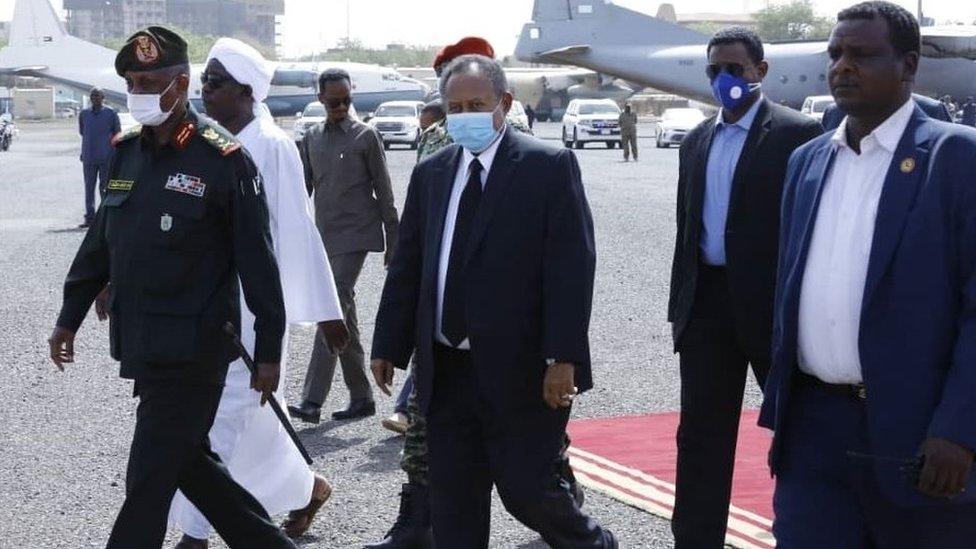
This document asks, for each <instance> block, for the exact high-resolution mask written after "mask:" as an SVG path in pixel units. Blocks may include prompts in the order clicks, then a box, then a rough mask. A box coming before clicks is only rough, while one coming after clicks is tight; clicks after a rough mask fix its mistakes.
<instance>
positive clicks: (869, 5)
mask: <svg viewBox="0 0 976 549" xmlns="http://www.w3.org/2000/svg"><path fill="white" fill-rule="evenodd" d="M878 18H880V19H884V20H885V22H887V23H888V39H889V40H890V41H891V46H892V47H893V48H895V53H897V54H898V55H904V54H906V53H909V52H913V51H914V52H921V51H922V37H921V34H920V33H919V30H918V20H917V19H915V16H914V15H912V13H911V12H910V11H908V10H906V9H905V8H903V7H901V6H899V5H897V4H892V3H891V2H881V1H871V2H861V3H860V4H855V5H853V6H851V7H849V8H845V9H843V10H841V11H840V13H838V14H837V21H851V20H854V19H878Z"/></svg>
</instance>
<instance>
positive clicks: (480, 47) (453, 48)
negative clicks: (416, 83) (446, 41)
mask: <svg viewBox="0 0 976 549" xmlns="http://www.w3.org/2000/svg"><path fill="white" fill-rule="evenodd" d="M471 54H476V55H484V56H485V57H491V58H492V59H494V58H495V48H493V47H491V43H489V42H488V41H487V40H485V39H484V38H481V37H479V36H466V37H464V38H462V39H460V40H458V41H457V43H456V44H451V45H448V46H444V47H443V48H442V49H441V51H439V52H437V57H435V58H434V68H435V69H436V68H437V67H439V66H441V65H446V64H448V63H450V62H451V61H453V60H454V59H455V58H458V57H461V56H462V55H471Z"/></svg>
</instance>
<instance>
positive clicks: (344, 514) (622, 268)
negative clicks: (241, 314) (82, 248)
mask: <svg viewBox="0 0 976 549" xmlns="http://www.w3.org/2000/svg"><path fill="white" fill-rule="evenodd" d="M537 133H538V134H539V135H540V136H541V137H543V138H548V139H556V138H557V136H558V134H559V126H558V125H555V124H539V125H538V126H537ZM651 135H653V132H652V130H651V128H650V127H649V126H647V127H642V128H641V136H642V138H641V148H642V154H643V156H642V158H641V161H640V163H636V164H635V163H624V162H623V160H622V157H621V156H622V155H621V151H620V150H619V149H615V150H607V149H605V148H603V146H602V145H591V146H590V147H587V148H586V149H584V150H582V151H577V155H578V157H579V159H580V164H581V167H582V172H583V180H584V183H585V185H586V189H587V193H588V196H589V200H590V204H591V206H592V209H593V215H594V218H595V221H596V236H597V253H598V262H597V283H596V295H595V301H594V311H593V323H592V331H591V338H592V347H593V353H594V368H595V377H596V388H595V389H594V390H593V391H592V392H590V393H588V394H586V395H584V396H583V397H582V398H580V400H579V401H578V404H577V405H576V407H575V410H574V417H577V418H586V417H603V416H619V415H627V414H645V413H649V412H659V411H666V410H675V409H677V407H678V375H677V368H676V359H675V357H674V356H673V355H672V354H671V347H670V335H669V326H668V324H667V322H666V320H665V316H666V305H667V290H668V274H669V269H670V260H671V252H672V246H673V238H674V227H673V225H674V211H673V210H674V194H675V189H674V186H675V181H676V178H677V151H676V150H659V149H655V148H654V146H653V141H652V140H651V139H650V136H651ZM78 152H79V139H78V136H77V133H76V131H75V126H74V122H73V121H61V122H49V123H34V124H23V125H21V134H20V136H19V138H18V139H17V140H16V141H15V142H14V143H13V146H12V149H11V150H10V151H9V152H6V153H0V279H2V286H0V359H2V361H3V365H4V366H3V372H4V376H3V382H2V387H3V393H4V397H5V398H4V399H3V400H2V401H0V402H2V403H0V532H2V536H0V547H31V548H33V549H44V548H55V547H57V548H82V547H102V546H104V542H105V540H106V539H107V537H108V533H109V530H110V528H111V524H112V520H113V519H114V516H115V513H116V512H117V510H118V506H119V504H120V502H121V500H122V497H123V492H124V474H125V462H126V458H127V453H128V444H129V441H130V439H131V434H132V428H133V421H134V412H135V401H134V400H132V399H131V398H129V397H130V396H131V394H132V386H131V383H130V382H129V381H126V380H121V379H119V378H118V377H117V374H118V367H117V365H116V364H115V363H114V362H112V361H111V359H110V358H109V357H108V344H107V330H106V327H105V326H102V325H99V324H98V322H97V320H96V319H95V317H94V314H92V315H90V317H89V319H88V321H87V323H86V324H85V326H84V327H83V328H82V330H81V331H80V332H79V334H78V338H77V341H76V354H77V360H78V361H77V363H76V364H74V365H73V366H71V367H70V368H69V369H68V371H67V372H66V373H64V374H60V373H57V372H56V371H55V369H54V367H53V365H51V363H50V362H49V360H48V358H47V345H46V342H45V340H46V338H47V336H48V335H49V332H50V328H51V325H52V323H53V321H54V319H55V317H56V315H57V311H58V308H59V306H60V300H61V284H62V281H63V279H64V275H65V273H66V271H67V268H68V266H69V264H70V261H71V259H72V257H73V255H74V252H75V251H76V249H77V247H78V244H79V242H80V241H81V239H82V236H83V233H82V232H81V231H80V230H78V229H76V228H74V227H75V226H76V225H77V224H78V223H79V222H80V220H81V217H82V214H83V208H82V205H83V199H82V189H83V185H82V179H81V167H80V165H79V162H78ZM388 160H389V164H390V171H391V175H392V178H393V182H394V191H395V194H396V196H397V200H398V203H402V200H403V198H404V196H405V191H406V184H407V181H408V178H409V173H410V170H411V168H412V166H413V164H414V152H413V151H408V150H405V149H403V150H398V149H395V150H392V151H390V152H389V153H388ZM382 282H383V267H382V261H381V257H380V256H379V254H373V255H371V256H370V258H369V260H368V261H367V264H366V268H365V269H364V272H363V275H362V278H361V279H360V282H359V285H358V288H357V290H358V305H359V310H360V318H361V319H362V326H361V328H362V332H363V338H364V339H363V340H364V342H366V343H367V344H368V342H369V341H370V340H371V337H372V331H373V322H372V321H373V316H374V314H375V311H376V307H377V301H378V299H379V293H380V290H381V286H382ZM311 341H312V333H311V330H310V329H307V328H299V329H295V330H293V331H292V335H291V340H290V342H289V345H290V357H291V367H290V368H289V370H288V374H287V378H286V380H285V381H286V383H287V387H288V391H289V393H288V394H289V395H291V397H292V399H297V398H298V395H299V393H300V387H301V381H302V376H303V375H304V370H305V364H307V360H308V357H309V354H310V353H311ZM398 374H399V373H398ZM337 376H340V377H341V373H339V372H338V371H337ZM402 381H403V376H402V375H399V378H398V379H397V386H399V384H400V383H402ZM747 391H748V394H747V397H746V401H747V404H748V405H751V406H755V405H757V404H758V396H759V392H758V389H757V388H756V387H755V385H754V384H751V383H750V386H749V388H748V390H747ZM346 398H347V394H346V391H345V387H344V385H343V384H342V382H341V380H336V384H335V385H334V390H333V394H332V395H330V399H329V401H328V402H327V403H326V409H327V410H333V409H336V408H341V407H343V406H344V405H345V403H346ZM392 407H393V402H392V400H391V399H388V398H385V397H384V396H383V395H378V408H379V410H378V412H379V413H378V415H377V416H376V418H375V419H368V420H363V421H356V422H349V423H337V422H332V421H328V422H324V423H322V424H320V425H318V426H315V427H311V428H309V427H307V426H306V425H304V424H299V425H297V427H298V429H299V430H300V433H301V436H302V439H303V440H304V441H305V443H306V444H307V445H308V447H309V450H310V451H311V453H312V455H313V456H314V457H315V465H314V467H315V469H316V470H317V471H320V472H321V473H323V474H324V475H325V476H326V477H328V478H329V479H330V480H331V481H332V483H333V484H334V487H335V493H334V495H333V497H332V500H331V501H330V502H329V504H328V505H327V506H326V507H325V508H324V509H323V512H322V513H321V514H320V515H319V519H318V520H317V521H316V523H315V524H314V526H313V527H312V529H311V530H310V534H309V535H308V536H306V537H305V538H304V539H302V540H301V543H300V544H301V545H302V546H304V547H357V546H361V545H362V544H363V543H365V542H369V541H373V540H376V539H378V538H379V537H380V536H381V535H382V534H383V533H384V532H385V531H386V529H387V528H388V527H389V523H390V522H391V520H392V518H393V517H394V515H395V513H396V508H397V504H398V500H397V497H396V495H397V493H398V489H399V484H400V483H401V482H403V480H404V477H403V475H402V474H401V473H400V471H399V468H398V461H397V460H398V453H399V451H400V448H401V446H402V444H401V440H400V439H398V438H395V437H391V436H389V434H388V432H387V431H385V430H383V429H382V428H381V427H380V426H379V419H380V418H381V417H384V414H389V413H391V412H392ZM586 509H587V511H588V512H589V513H591V514H592V515H593V516H594V517H595V518H596V519H597V520H599V521H600V522H601V523H602V524H604V525H605V526H607V527H609V528H610V529H612V530H613V531H614V532H615V533H616V534H617V535H618V537H619V538H620V541H621V545H622V546H623V547H650V548H664V547H670V546H671V536H670V532H669V529H668V525H667V522H666V521H663V520H661V519H658V518H656V517H653V516H651V515H648V514H646V513H644V512H642V511H639V510H636V509H633V508H631V507H628V506H626V505H623V504H621V503H619V502H616V501H614V500H611V499H609V498H606V497H603V496H601V495H599V494H596V493H594V492H592V491H590V492H588V493H587V503H586ZM492 519H493V521H492V522H493V528H492V538H491V546H492V547H506V548H507V547H521V548H538V547H546V544H545V543H543V542H542V541H541V540H540V539H539V537H538V536H537V535H535V534H534V533H533V532H531V531H530V530H528V529H526V528H525V527H523V526H522V525H520V524H519V523H517V522H516V521H515V520H514V519H512V518H510V517H509V516H508V515H507V514H506V513H505V511H504V509H503V508H502V506H501V503H500V501H498V500H497V498H496V500H495V506H494V516H493V517H492ZM169 539H170V540H173V539H175V533H171V535H170V538H169ZM211 546H216V547H224V545H223V544H221V543H220V542H219V541H218V542H216V543H213V544H211Z"/></svg>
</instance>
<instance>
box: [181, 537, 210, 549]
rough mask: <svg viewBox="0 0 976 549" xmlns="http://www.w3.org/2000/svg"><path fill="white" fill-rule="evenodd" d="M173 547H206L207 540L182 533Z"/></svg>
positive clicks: (198, 548)
mask: <svg viewBox="0 0 976 549" xmlns="http://www.w3.org/2000/svg"><path fill="white" fill-rule="evenodd" d="M173 549H207V540H205V539H197V538H191V537H190V536H188V535H186V534H183V538H182V539H180V542H179V543H177V544H176V545H175V546H173Z"/></svg>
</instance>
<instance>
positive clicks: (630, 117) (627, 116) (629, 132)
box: [618, 104, 637, 162]
mask: <svg viewBox="0 0 976 549" xmlns="http://www.w3.org/2000/svg"><path fill="white" fill-rule="evenodd" d="M618 122H619V124H620V146H621V147H622V148H623V149H624V162H629V161H630V155H631V153H633V155H634V162H637V113H636V112H634V111H633V109H631V106H630V105H629V104H628V105H625V106H624V110H623V112H621V113H620V118H619V119H618Z"/></svg>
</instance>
